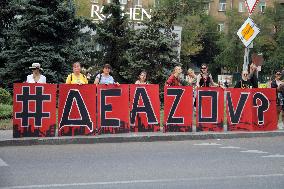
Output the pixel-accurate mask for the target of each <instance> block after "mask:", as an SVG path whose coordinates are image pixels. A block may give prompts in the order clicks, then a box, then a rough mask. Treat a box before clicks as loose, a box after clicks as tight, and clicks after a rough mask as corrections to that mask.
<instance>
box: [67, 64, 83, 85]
mask: <svg viewBox="0 0 284 189" xmlns="http://www.w3.org/2000/svg"><path fill="white" fill-rule="evenodd" d="M66 84H79V85H82V84H88V80H87V77H86V76H85V75H84V74H81V64H80V62H75V63H74V64H73V73H72V74H69V75H68V77H67V79H66Z"/></svg>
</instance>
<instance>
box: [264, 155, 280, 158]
mask: <svg viewBox="0 0 284 189" xmlns="http://www.w3.org/2000/svg"><path fill="white" fill-rule="evenodd" d="M262 157H263V158H284V155H280V154H274V155H268V156H262Z"/></svg>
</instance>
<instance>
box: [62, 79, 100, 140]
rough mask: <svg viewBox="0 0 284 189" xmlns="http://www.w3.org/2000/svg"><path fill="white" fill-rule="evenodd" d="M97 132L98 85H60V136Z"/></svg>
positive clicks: (93, 133)
mask: <svg viewBox="0 0 284 189" xmlns="http://www.w3.org/2000/svg"><path fill="white" fill-rule="evenodd" d="M95 133H96V85H67V84H61V85H59V108H58V134H59V136H76V135H95Z"/></svg>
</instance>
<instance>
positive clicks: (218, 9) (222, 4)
mask: <svg viewBox="0 0 284 189" xmlns="http://www.w3.org/2000/svg"><path fill="white" fill-rule="evenodd" d="M274 2H277V3H280V4H281V6H284V0H259V2H258V4H257V5H256V7H255V9H254V13H264V12H265V9H266V8H267V7H273V6H274ZM207 7H208V10H207V11H208V14H209V15H211V16H213V17H214V18H215V19H216V21H217V22H218V30H219V31H220V32H222V31H224V30H225V28H226V24H227V19H226V11H228V10H232V9H236V10H238V12H239V13H240V14H244V15H246V16H248V10H247V7H246V4H245V0H212V1H211V2H210V3H208V6H207Z"/></svg>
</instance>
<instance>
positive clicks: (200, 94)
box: [198, 91, 218, 123]
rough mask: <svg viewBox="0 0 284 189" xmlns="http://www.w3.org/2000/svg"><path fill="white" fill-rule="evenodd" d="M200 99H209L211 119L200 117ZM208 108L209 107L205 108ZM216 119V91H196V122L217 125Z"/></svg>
mask: <svg viewBox="0 0 284 189" xmlns="http://www.w3.org/2000/svg"><path fill="white" fill-rule="evenodd" d="M202 97H210V98H211V102H212V103H211V111H212V114H211V117H202V106H201V104H202ZM206 108H209V107H206ZM217 118H218V92H217V91H198V122H200V123H217Z"/></svg>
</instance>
